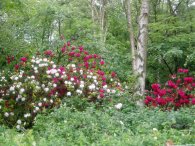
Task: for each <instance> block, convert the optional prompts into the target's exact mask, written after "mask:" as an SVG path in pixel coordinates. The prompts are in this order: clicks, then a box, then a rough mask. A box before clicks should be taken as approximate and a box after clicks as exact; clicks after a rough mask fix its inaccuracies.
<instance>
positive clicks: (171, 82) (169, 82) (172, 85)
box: [168, 80, 177, 89]
mask: <svg viewBox="0 0 195 146" xmlns="http://www.w3.org/2000/svg"><path fill="white" fill-rule="evenodd" d="M168 86H169V87H171V88H174V89H175V88H177V86H176V84H175V83H174V82H173V81H171V80H169V81H168Z"/></svg>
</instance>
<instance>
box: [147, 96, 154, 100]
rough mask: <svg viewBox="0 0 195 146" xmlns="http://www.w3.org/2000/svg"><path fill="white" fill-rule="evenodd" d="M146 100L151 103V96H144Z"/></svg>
mask: <svg viewBox="0 0 195 146" xmlns="http://www.w3.org/2000/svg"><path fill="white" fill-rule="evenodd" d="M146 99H147V100H148V101H153V100H154V98H152V97H151V96H146Z"/></svg>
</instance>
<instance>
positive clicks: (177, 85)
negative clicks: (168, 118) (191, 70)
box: [144, 68, 195, 110]
mask: <svg viewBox="0 0 195 146" xmlns="http://www.w3.org/2000/svg"><path fill="white" fill-rule="evenodd" d="M151 87H152V90H151V91H149V92H147V96H146V98H145V100H144V102H145V105H147V106H149V107H157V106H158V107H161V108H163V109H165V110H167V109H168V110H170V109H172V108H173V109H175V110H176V109H179V108H180V107H184V106H191V105H195V78H194V77H191V76H188V69H182V68H180V69H178V74H177V75H172V76H171V78H170V80H168V81H167V82H166V84H165V85H164V86H161V85H160V84H156V83H155V84H152V85H151Z"/></svg>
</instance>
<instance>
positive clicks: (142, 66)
mask: <svg viewBox="0 0 195 146" xmlns="http://www.w3.org/2000/svg"><path fill="white" fill-rule="evenodd" d="M148 16H149V1H148V0H142V5H141V13H140V17H139V33H138V41H137V53H136V66H137V70H136V74H137V76H138V83H137V93H138V94H139V95H144V91H145V79H146V57H147V51H146V49H147V39H148Z"/></svg>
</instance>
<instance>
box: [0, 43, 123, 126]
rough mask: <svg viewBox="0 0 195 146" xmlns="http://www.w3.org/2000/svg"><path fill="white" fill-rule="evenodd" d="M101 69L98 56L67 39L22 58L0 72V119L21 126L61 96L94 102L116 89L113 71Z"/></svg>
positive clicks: (29, 121)
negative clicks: (57, 47) (12, 68)
mask: <svg viewBox="0 0 195 146" xmlns="http://www.w3.org/2000/svg"><path fill="white" fill-rule="evenodd" d="M104 68H105V62H104V61H103V59H102V58H101V57H100V56H99V55H97V54H89V53H88V52H87V51H85V50H84V49H83V47H81V46H80V47H75V46H71V45H70V43H69V42H68V43H66V44H65V45H64V46H63V47H62V48H61V50H57V51H56V52H53V51H51V50H47V51H45V52H44V53H43V55H42V56H41V55H37V56H33V57H32V58H26V57H22V58H21V59H20V62H19V63H18V64H16V65H15V71H14V72H9V73H5V72H2V73H1V74H0V116H1V119H2V120H0V122H2V123H4V124H7V125H9V126H16V127H17V129H23V128H26V127H29V126H31V125H32V123H33V120H34V118H35V117H36V115H37V113H39V112H41V111H43V110H45V109H51V108H53V107H56V106H59V105H60V103H61V101H62V99H66V98H74V97H76V96H77V97H80V98H86V99H87V100H88V101H89V102H96V101H101V100H102V99H105V98H107V97H108V96H109V95H110V94H114V93H116V92H120V91H121V90H122V88H121V85H120V83H119V80H118V78H117V75H116V73H114V72H112V73H110V74H109V73H107V74H106V73H105V72H104V71H103V70H104Z"/></svg>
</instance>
